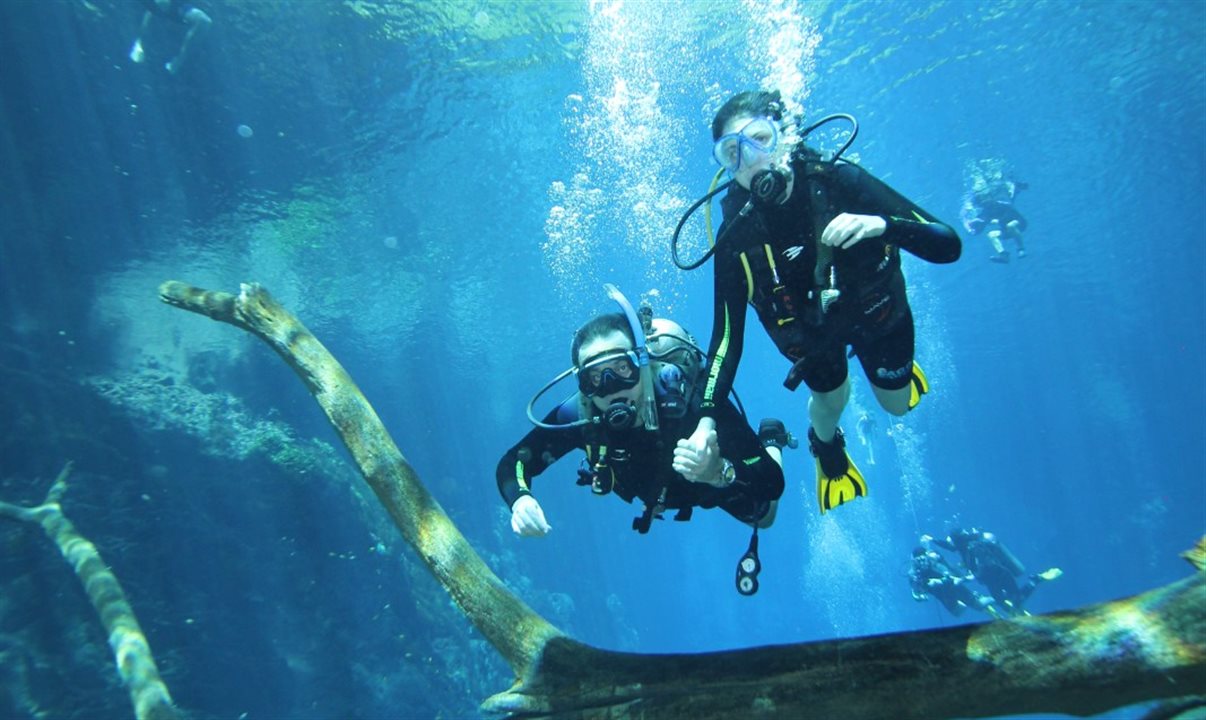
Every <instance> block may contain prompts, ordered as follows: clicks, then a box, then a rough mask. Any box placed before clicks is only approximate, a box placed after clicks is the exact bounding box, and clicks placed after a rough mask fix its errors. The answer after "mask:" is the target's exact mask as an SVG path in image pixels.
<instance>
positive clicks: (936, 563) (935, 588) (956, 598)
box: [909, 546, 997, 617]
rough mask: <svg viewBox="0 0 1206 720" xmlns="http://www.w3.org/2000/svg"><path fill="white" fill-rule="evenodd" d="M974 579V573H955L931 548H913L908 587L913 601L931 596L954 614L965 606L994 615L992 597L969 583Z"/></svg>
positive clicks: (958, 613)
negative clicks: (978, 590)
mask: <svg viewBox="0 0 1206 720" xmlns="http://www.w3.org/2000/svg"><path fill="white" fill-rule="evenodd" d="M973 579H974V576H973V575H972V574H971V573H968V572H966V571H964V572H963V574H959V573H956V572H955V571H954V569H953V568H951V566H950V565H949V564H948V563H947V562H946V559H945V558H943V557H942V556H941V555H939V554H938V553H936V552H934V551H933V550H926V549H925V548H923V547H920V546H918V547H915V548H913V561H912V564H911V565H910V566H909V587H910V588H912V591H913V599H914V600H916V601H918V602H923V601H925V600H926V599H928V598H931V597H932V598H936V599H937V600H938V602H940V603H942V606H943V607H945V608H946V609H947V611H948V612H949V613H950V614H951V615H954V616H955V617H958V616H960V615H962V614H963V611H964V610H966V609H967V608H974V609H976V610H983V611H984V612H986V613H988V614H990V615H994V616H995V615H997V609H996V607H994V606H993V600H992V598H991V597H988V596H987V595H981V594H980V593H978V592H976V591H975V590H973V589H971V587H969V586H968V581H969V580H973Z"/></svg>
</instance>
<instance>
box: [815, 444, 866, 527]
mask: <svg viewBox="0 0 1206 720" xmlns="http://www.w3.org/2000/svg"><path fill="white" fill-rule="evenodd" d="M846 462H847V463H848V464H849V467H847V468H846V474H845V475H842V476H841V477H837V478H830V477H825V471H824V470H822V469H821V459H820V458H817V461H816V465H817V503H818V504H819V505H820V506H821V514H822V515H824V514H825V513H826V512H828V511H830V510H832V509H834V508H835V507H837V506H839V505H843V504H845V503H848V502H850V501H851V500H853V499H854V498H859V497H865V496H866V495H867V481H866V480H865V479H863V474H862V473H861V472H859V470H858V467H857V466H856V465H855V464H854V460H852V459H851V458H850V453H846Z"/></svg>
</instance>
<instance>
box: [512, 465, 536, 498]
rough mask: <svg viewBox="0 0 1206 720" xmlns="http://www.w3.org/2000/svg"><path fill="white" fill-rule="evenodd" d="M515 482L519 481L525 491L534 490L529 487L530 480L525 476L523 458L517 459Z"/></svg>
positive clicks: (520, 487)
mask: <svg viewBox="0 0 1206 720" xmlns="http://www.w3.org/2000/svg"><path fill="white" fill-rule="evenodd" d="M515 482H517V483H519V489H520V490H523V491H524V492H528V493H530V492H532V488H530V487H528V480H527V478H525V477H524V476H523V460H516V461H515Z"/></svg>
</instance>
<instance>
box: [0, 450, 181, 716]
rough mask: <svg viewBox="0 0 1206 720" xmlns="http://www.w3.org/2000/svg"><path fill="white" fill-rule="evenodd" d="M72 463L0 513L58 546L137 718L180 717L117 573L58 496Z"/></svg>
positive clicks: (0, 505) (1, 505)
mask: <svg viewBox="0 0 1206 720" xmlns="http://www.w3.org/2000/svg"><path fill="white" fill-rule="evenodd" d="M70 472H71V463H67V465H66V466H65V467H64V468H63V471H62V472H60V473H59V476H58V478H56V479H55V481H54V483H53V484H52V485H51V486H50V491H49V492H48V493H47V494H46V499H45V500H44V501H43V502H42V504H41V505H38V506H37V507H32V508H26V507H20V506H18V505H13V504H11V503H6V502H0V517H7V518H11V519H13V520H21V521H24V522H29V523H34V524H36V525H40V526H41V527H42V530H43V531H45V533H46V535H47V537H49V538H50V539H51V540H53V541H54V544H55V545H56V546H58V548H59V552H61V553H62V554H63V559H65V560H66V561H67V563H68V564H69V565H71V567H72V568H73V569H74V570H75V574H76V577H78V578H79V580H80V583H82V584H83V586H84V591H85V592H87V593H88V599H89V600H91V601H92V607H93V608H95V609H96V614H97V615H99V616H100V619H101V622H102V623H103V624H104V626H105V631H106V632H108V633H109V648H110V649H111V650H113V656H114V658H115V659H116V660H117V672H118V674H119V675H121V680H122V682H123V683H125V685H126V688H127V689H128V690H129V692H130V701H131V702H132V703H133V704H134V716H135V717H136V718H138V720H175V719H176V718H177V717H178V714H177V712H176V707H175V706H174V705H173V704H172V697H171V695H170V694H169V693H168V689H167V685H165V684H164V682H163V680H162V679H161V678H160V677H159V668H158V667H157V666H156V665H155V658H154V656H152V655H151V647H150V645H148V644H147V638H146V636H145V635H143V633H142V628H141V627H140V626H139V625H138V618H136V617H135V616H134V609H133V608H131V607H130V603H129V602H127V601H126V594H125V592H124V591H123V590H122V589H121V584H120V583H119V582H117V576H116V575H114V574H113V571H112V570H110V569H109V567H108V566H107V565H105V561H104V559H102V558H101V556H100V552H99V551H97V549H96V546H95V545H93V544H92V543H91V542H89V541H88V539H87V538H85V537H83V536H82V535H80V534H79V532H78V531H77V530H76V529H75V525H73V524H72V522H71V521H70V520H68V519H67V516H66V515H64V514H63V509H62V507H61V506H60V505H59V500H60V499H61V498H62V496H63V493H64V492H66V491H67V475H68V474H69V473H70Z"/></svg>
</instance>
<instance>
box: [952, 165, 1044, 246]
mask: <svg viewBox="0 0 1206 720" xmlns="http://www.w3.org/2000/svg"><path fill="white" fill-rule="evenodd" d="M970 175H971V189H969V190H968V191H967V193H966V194H965V195H964V196H963V203H962V205H961V206H960V208H959V218H960V220H961V221H962V223H963V227H964V228H966V229H967V231H968V232H969V233H971V234H972V235H979V234H980V233H981V232H983V233H984V235H985V236H986V237H988V240H989V242H991V243H992V247H993V250H995V251H996V252H995V253H994V254H993V255H992V256H991V257H989V258H988V259H989V260H991V261H993V262H995V263H1007V262H1009V251H1008V250H1006V249H1005V245H1004V243H1003V240H1005V239H1009V240H1012V241H1013V242H1014V243H1015V244H1016V245H1017V249H1018V259H1021V258H1024V257H1026V245H1025V243H1024V242H1023V241H1022V240H1023V238H1022V233H1024V232H1026V227H1027V225H1028V223H1027V222H1026V218H1025V217H1023V215H1022V213H1020V212H1018V209H1017V207H1015V206H1014V198H1015V197H1017V194H1018V192H1020V191H1022V190H1025V189H1026V188H1028V187H1029V185H1027V184H1026V183H1022V182H1016V181H1014V180H1011V179H1009V178H1008V175H1007V173H1006V171H1005V162H1004V161H1003V160H1000V159H996V158H989V159H985V160H980V161H979V162H977V163H975V165H974V166H972V169H971V171H970Z"/></svg>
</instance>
